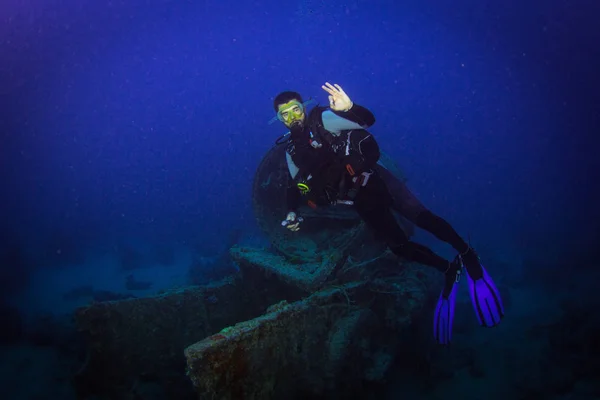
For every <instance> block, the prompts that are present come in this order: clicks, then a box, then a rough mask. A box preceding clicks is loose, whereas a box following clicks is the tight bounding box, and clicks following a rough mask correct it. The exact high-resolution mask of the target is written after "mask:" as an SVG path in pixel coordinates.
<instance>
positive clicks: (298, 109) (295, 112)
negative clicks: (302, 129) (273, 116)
mask: <svg viewBox="0 0 600 400" xmlns="http://www.w3.org/2000/svg"><path fill="white" fill-rule="evenodd" d="M303 117H304V104H302V103H300V102H298V101H296V100H292V101H290V102H288V103H285V104H282V105H281V106H280V107H279V111H278V112H277V119H278V120H280V121H281V122H283V123H286V124H291V123H292V122H294V121H298V120H301V119H302V118H303Z"/></svg>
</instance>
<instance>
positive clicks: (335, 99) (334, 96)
mask: <svg viewBox="0 0 600 400" xmlns="http://www.w3.org/2000/svg"><path fill="white" fill-rule="evenodd" d="M321 87H322V88H323V90H324V91H326V92H327V93H329V107H330V108H331V109H332V110H334V111H343V112H345V111H348V110H350V109H351V108H352V106H353V105H354V103H352V100H350V97H348V95H347V94H346V92H344V89H342V87H341V86H340V85H338V84H337V83H336V84H335V85H332V84H331V83H329V82H325V84H324V85H323V86H321Z"/></svg>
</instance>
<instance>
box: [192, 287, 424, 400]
mask: <svg viewBox="0 0 600 400" xmlns="http://www.w3.org/2000/svg"><path fill="white" fill-rule="evenodd" d="M370 286H371V285H370V284H368V283H365V282H362V283H350V284H346V285H344V286H341V287H335V288H329V289H325V290H322V291H320V292H317V293H315V294H313V295H311V296H309V297H308V298H306V299H304V300H301V301H297V302H295V303H292V304H289V303H287V302H284V303H282V304H279V305H278V306H277V307H273V308H271V309H270V310H269V311H270V312H268V313H267V314H265V315H262V316H260V317H257V318H255V319H252V320H249V321H245V322H240V323H238V324H236V325H234V326H231V327H228V328H225V329H223V330H221V331H220V332H218V333H216V334H214V335H212V336H209V337H207V338H206V339H204V340H201V341H200V342H198V343H195V344H193V345H191V346H189V347H188V348H186V350H185V356H186V359H187V365H188V369H187V374H188V376H189V377H190V379H191V380H192V382H193V384H194V387H195V388H196V392H197V394H198V398H199V399H221V400H228V399H247V400H253V399H256V400H258V399H301V398H313V397H314V396H324V398H328V399H334V398H339V399H341V398H349V396H350V397H351V396H355V395H356V394H357V393H359V392H360V391H361V389H362V387H363V385H364V384H365V383H368V382H374V381H380V380H382V379H383V378H384V376H385V372H386V371H387V370H388V368H389V366H390V364H391V362H392V360H393V355H394V353H395V350H396V349H397V348H398V347H399V346H401V341H400V337H401V336H400V333H399V331H398V330H397V329H394V327H392V326H390V324H389V321H388V320H387V319H386V317H388V315H386V314H385V313H383V314H382V313H379V314H378V312H377V311H378V310H380V309H381V307H378V306H375V307H374V310H372V309H370V308H369V307H366V305H367V304H371V305H375V304H376V303H381V300H382V298H381V296H380V295H375V297H380V298H379V300H377V299H375V298H374V292H373V291H372V290H371V289H372V288H371V287H370ZM422 296H424V293H422ZM350 298H353V299H356V300H355V301H354V302H353V303H354V304H356V305H352V304H351V303H350V302H349V300H348V299H350ZM419 300H422V299H419ZM395 305H396V307H397V309H396V312H397V313H398V315H400V314H401V315H402V316H403V317H400V316H399V317H398V318H399V319H402V318H404V317H408V318H406V319H405V320H404V324H403V327H406V326H408V322H410V317H411V316H412V315H414V313H416V312H417V311H418V310H419V309H420V306H419V302H406V303H402V304H398V303H395ZM353 398H354V397H353Z"/></svg>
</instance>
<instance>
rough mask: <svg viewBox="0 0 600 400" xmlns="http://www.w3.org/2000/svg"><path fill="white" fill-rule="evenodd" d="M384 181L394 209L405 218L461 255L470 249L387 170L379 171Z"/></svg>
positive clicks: (450, 227) (452, 229)
mask: <svg viewBox="0 0 600 400" xmlns="http://www.w3.org/2000/svg"><path fill="white" fill-rule="evenodd" d="M378 171H379V173H380V175H381V178H382V180H383V181H384V182H385V184H386V185H387V186H388V188H389V191H390V194H391V196H392V198H393V200H394V202H393V205H392V208H393V209H394V210H396V211H398V212H399V213H400V214H401V215H402V216H403V217H404V218H406V219H407V220H409V221H410V222H412V223H413V224H415V225H416V226H418V227H419V228H421V229H424V230H426V231H428V232H429V233H431V234H432V235H434V236H435V237H436V238H438V239H439V240H441V241H443V242H446V243H448V244H450V245H451V246H452V247H454V248H455V249H456V251H458V252H459V253H461V254H462V253H464V252H466V251H467V250H468V249H469V245H468V244H467V243H466V242H465V241H464V240H463V239H462V238H461V237H460V235H459V234H458V233H457V232H456V231H455V230H454V228H453V227H452V225H450V224H449V223H448V222H447V221H446V220H445V219H443V218H441V217H440V216H438V215H435V214H434V213H432V212H431V211H430V210H428V209H427V207H425V206H424V205H423V203H421V201H419V199H418V198H417V197H416V196H415V195H414V194H413V193H412V192H411V191H410V189H409V188H408V187H407V186H406V184H405V183H404V182H402V181H400V180H399V179H397V178H396V177H395V176H394V175H393V174H392V173H391V172H390V171H388V170H387V169H385V168H381V169H379V170H378Z"/></svg>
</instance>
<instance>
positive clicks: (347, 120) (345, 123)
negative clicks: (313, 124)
mask: <svg viewBox="0 0 600 400" xmlns="http://www.w3.org/2000/svg"><path fill="white" fill-rule="evenodd" d="M322 118H323V127H324V128H325V129H327V130H328V131H329V132H333V133H340V132H341V131H347V130H351V129H366V128H368V127H370V126H372V125H373V124H374V123H375V116H374V115H373V113H372V112H371V111H369V110H368V109H367V108H365V107H363V106H361V105H359V104H356V103H354V105H353V106H352V107H351V108H350V109H349V110H348V111H335V110H332V109H328V110H326V111H324V112H323V114H322Z"/></svg>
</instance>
